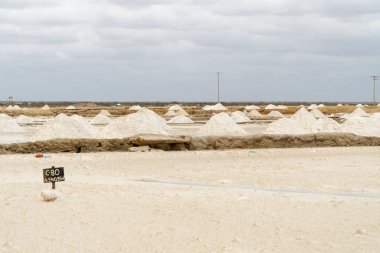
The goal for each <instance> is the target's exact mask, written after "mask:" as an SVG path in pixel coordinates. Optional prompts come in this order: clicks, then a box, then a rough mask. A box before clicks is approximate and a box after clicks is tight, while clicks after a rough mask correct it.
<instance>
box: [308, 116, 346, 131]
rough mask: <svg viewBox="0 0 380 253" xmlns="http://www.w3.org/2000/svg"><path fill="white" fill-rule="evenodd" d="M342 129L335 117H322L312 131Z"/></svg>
mask: <svg viewBox="0 0 380 253" xmlns="http://www.w3.org/2000/svg"><path fill="white" fill-rule="evenodd" d="M339 129H340V125H339V123H338V122H336V121H335V120H333V119H330V118H327V117H325V118H320V119H318V120H317V122H315V124H314V125H313V126H312V127H311V132H313V133H335V132H337V131H338V130H339Z"/></svg>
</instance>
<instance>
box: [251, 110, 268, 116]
mask: <svg viewBox="0 0 380 253" xmlns="http://www.w3.org/2000/svg"><path fill="white" fill-rule="evenodd" d="M248 116H249V117H257V118H262V117H264V116H263V115H262V114H261V113H259V112H258V111H256V110H251V111H250V112H249V113H248Z"/></svg>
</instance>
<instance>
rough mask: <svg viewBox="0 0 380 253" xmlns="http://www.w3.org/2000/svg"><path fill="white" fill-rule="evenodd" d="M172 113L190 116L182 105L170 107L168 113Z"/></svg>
mask: <svg viewBox="0 0 380 253" xmlns="http://www.w3.org/2000/svg"><path fill="white" fill-rule="evenodd" d="M170 111H173V112H175V115H184V116H188V115H189V114H188V113H187V112H186V111H185V110H184V109H183V108H182V107H181V106H180V105H172V106H170V107H169V109H168V113H169V112H170ZM167 116H168V115H167Z"/></svg>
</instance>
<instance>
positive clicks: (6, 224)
mask: <svg viewBox="0 0 380 253" xmlns="http://www.w3.org/2000/svg"><path fill="white" fill-rule="evenodd" d="M50 156H51V157H50V158H42V159H37V158H34V156H33V155H3V156H0V203H1V208H0V227H1V229H0V252H135V253H136V252H144V253H146V252H173V253H177V252H192V253H194V252H300V253H301V252H302V253H304V252H335V253H336V252H342V253H343V252H366V253H371V252H373V253H375V252H379V250H380V239H379V238H380V147H361V148H357V147H351V148H310V149H267V150H231V151H198V152H196V151H193V152H150V153H88V154H50ZM53 165H54V166H64V167H65V174H66V182H62V183H57V188H58V190H59V191H60V192H61V194H62V198H60V199H58V200H57V201H55V202H43V201H42V200H41V198H40V192H41V190H43V189H46V188H49V187H50V185H49V184H43V183H42V169H43V168H48V167H50V166H53Z"/></svg>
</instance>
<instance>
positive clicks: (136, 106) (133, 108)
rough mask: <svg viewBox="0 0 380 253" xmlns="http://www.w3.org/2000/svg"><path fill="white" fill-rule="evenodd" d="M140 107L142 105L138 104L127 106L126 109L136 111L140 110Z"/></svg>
mask: <svg viewBox="0 0 380 253" xmlns="http://www.w3.org/2000/svg"><path fill="white" fill-rule="evenodd" d="M141 108H142V107H141V106H139V105H133V106H131V107H129V109H128V110H130V111H138V110H140V109H141Z"/></svg>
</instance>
